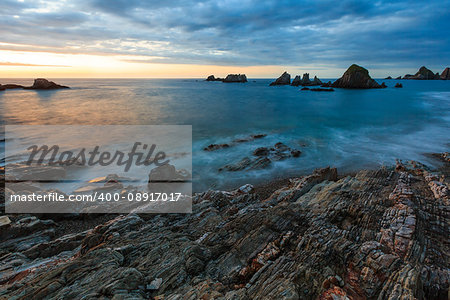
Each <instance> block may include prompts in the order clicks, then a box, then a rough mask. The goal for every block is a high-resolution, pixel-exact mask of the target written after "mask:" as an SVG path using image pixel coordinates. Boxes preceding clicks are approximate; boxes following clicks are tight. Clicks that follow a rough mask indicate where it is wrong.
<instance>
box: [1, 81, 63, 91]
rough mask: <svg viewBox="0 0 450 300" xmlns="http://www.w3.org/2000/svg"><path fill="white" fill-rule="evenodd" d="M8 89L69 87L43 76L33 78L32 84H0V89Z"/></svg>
mask: <svg viewBox="0 0 450 300" xmlns="http://www.w3.org/2000/svg"><path fill="white" fill-rule="evenodd" d="M9 89H24V90H56V89H69V87H68V86H64V85H59V84H56V83H54V82H53V81H49V80H47V79H44V78H37V79H35V80H34V83H33V85H32V86H22V85H19V84H4V85H1V84H0V90H2V91H3V90H9Z"/></svg>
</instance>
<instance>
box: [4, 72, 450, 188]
mask: <svg viewBox="0 0 450 300" xmlns="http://www.w3.org/2000/svg"><path fill="white" fill-rule="evenodd" d="M55 81H56V82H58V83H61V84H65V85H68V86H71V87H72V89H70V90H56V91H29V90H7V91H3V92H0V122H1V123H2V124H77V125H81V124H90V125H95V124H98V125H105V124H128V125H143V124H144V125H145V124H155V125H158V124H186V125H192V126H193V170H194V190H197V191H199V190H204V189H206V188H209V187H213V188H232V187H236V186H238V185H240V184H243V183H247V182H250V183H258V182H264V181H268V180H270V179H273V178H278V177H286V176H292V175H301V174H305V173H308V172H310V171H312V170H313V169H315V168H317V167H323V166H327V165H331V166H336V167H338V170H340V171H342V172H346V171H353V170H357V169H361V168H372V167H377V166H380V165H391V164H393V163H395V159H396V158H400V159H413V160H419V161H422V162H425V163H429V164H433V162H432V161H431V160H429V159H428V158H427V157H426V156H424V154H425V153H431V152H442V151H449V150H450V144H449V143H450V138H449V136H450V134H449V133H450V131H449V129H450V81H401V83H402V84H403V86H404V87H403V88H402V89H395V88H393V86H394V84H395V83H396V82H397V81H396V80H387V81H386V83H387V85H388V86H389V88H387V89H379V90H378V89H377V90H340V89H337V90H336V91H335V92H332V93H325V92H324V93H319V92H310V91H300V89H299V88H295V87H290V86H280V87H269V86H268V84H269V83H270V82H271V80H266V79H257V80H250V81H249V82H248V83H245V84H224V83H221V82H205V81H203V80H194V79H164V80H163V79H161V80H159V79H158V80H157V79H149V80H147V79H145V80H142V79H83V80H81V79H58V80H55ZM0 83H2V84H6V83H19V84H25V85H31V83H32V80H30V79H28V80H24V79H8V80H7V79H1V80H0ZM261 133H264V134H267V137H265V138H263V139H260V140H255V141H253V142H248V143H241V144H239V145H236V146H234V147H231V148H228V149H223V150H218V151H214V152H205V151H203V150H202V148H203V147H205V146H207V145H209V144H211V143H228V142H231V141H232V140H234V139H236V138H245V137H247V136H249V135H252V134H261ZM67 138H68V139H70V136H68V137H67ZM277 142H283V143H285V144H287V145H288V146H290V147H292V148H297V149H300V150H301V151H302V152H303V153H302V155H301V156H300V157H299V158H292V159H287V160H284V161H282V162H277V163H275V164H273V166H272V167H271V168H269V169H265V170H260V171H251V172H249V171H243V172H219V171H218V168H220V167H222V166H223V165H226V164H229V163H234V162H237V161H239V160H240V159H242V158H243V157H245V156H250V155H251V152H252V151H253V150H254V149H256V148H257V147H260V146H271V145H273V144H275V143H277ZM2 143H4V142H2ZM2 156H3V154H2ZM118 173H120V170H118ZM105 175H106V174H105Z"/></svg>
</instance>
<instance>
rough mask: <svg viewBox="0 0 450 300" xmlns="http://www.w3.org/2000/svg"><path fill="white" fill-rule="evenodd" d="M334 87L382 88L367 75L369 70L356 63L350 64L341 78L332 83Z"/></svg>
mask: <svg viewBox="0 0 450 300" xmlns="http://www.w3.org/2000/svg"><path fill="white" fill-rule="evenodd" d="M331 86H332V87H336V88H344V89H379V88H382V86H381V85H379V84H378V83H377V82H376V81H375V80H373V79H372V78H371V77H370V76H369V71H367V70H366V69H364V68H363V67H360V66H358V65H355V64H353V65H351V66H350V67H349V68H348V69H347V71H345V73H344V75H342V77H341V78H339V79H338V80H336V81H335V82H334V83H333V84H332V85H331Z"/></svg>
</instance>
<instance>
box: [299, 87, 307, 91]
mask: <svg viewBox="0 0 450 300" xmlns="http://www.w3.org/2000/svg"><path fill="white" fill-rule="evenodd" d="M300 91H309V88H307V87H304V88H301V89H300Z"/></svg>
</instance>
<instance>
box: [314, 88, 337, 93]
mask: <svg viewBox="0 0 450 300" xmlns="http://www.w3.org/2000/svg"><path fill="white" fill-rule="evenodd" d="M311 91H313V92H334V89H332V88H330V89H322V88H315V89H311Z"/></svg>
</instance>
